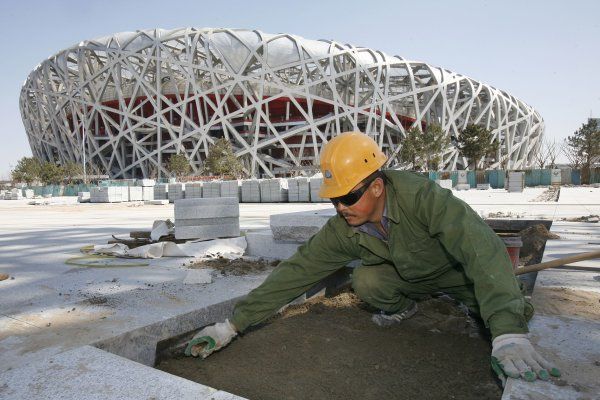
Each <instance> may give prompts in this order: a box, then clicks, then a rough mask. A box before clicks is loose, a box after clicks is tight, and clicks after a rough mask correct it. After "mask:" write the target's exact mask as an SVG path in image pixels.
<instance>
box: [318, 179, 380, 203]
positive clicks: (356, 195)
mask: <svg viewBox="0 0 600 400" xmlns="http://www.w3.org/2000/svg"><path fill="white" fill-rule="evenodd" d="M377 178H379V175H375V176H373V177H372V178H371V179H368V180H366V181H364V185H362V186H361V187H359V188H358V189H356V190H353V191H351V192H350V193H348V194H345V195H343V196H340V197H332V198H331V199H329V200H331V202H332V203H333V206H334V207H337V206H338V204H339V203H342V204H343V205H345V206H346V207H350V206H351V205H353V204H355V203H356V202H357V201H359V200H360V198H361V197H362V196H363V194H365V192H366V191H367V189H368V188H369V186H371V183H373V181H375V179H377Z"/></svg>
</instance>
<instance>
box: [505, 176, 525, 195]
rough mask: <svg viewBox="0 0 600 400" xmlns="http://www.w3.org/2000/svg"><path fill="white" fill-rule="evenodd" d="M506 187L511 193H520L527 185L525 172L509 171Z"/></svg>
mask: <svg viewBox="0 0 600 400" xmlns="http://www.w3.org/2000/svg"><path fill="white" fill-rule="evenodd" d="M506 185H507V186H506V189H507V190H508V192H509V193H513V192H514V193H519V192H522V191H523V188H524V187H525V172H509V173H508V180H507V183H506Z"/></svg>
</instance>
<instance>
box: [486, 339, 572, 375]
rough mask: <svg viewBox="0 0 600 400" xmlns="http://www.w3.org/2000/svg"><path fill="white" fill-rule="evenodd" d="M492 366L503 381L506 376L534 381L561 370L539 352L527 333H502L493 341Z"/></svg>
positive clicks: (558, 373)
mask: <svg viewBox="0 0 600 400" xmlns="http://www.w3.org/2000/svg"><path fill="white" fill-rule="evenodd" d="M492 368H493V369H494V371H495V372H496V374H497V375H498V377H499V378H500V380H501V381H502V385H503V386H504V383H505V382H506V376H509V377H511V378H519V377H521V378H523V379H524V380H526V381H529V382H532V381H535V380H536V378H539V379H542V380H548V379H550V376H551V375H552V376H560V371H559V370H558V369H557V368H556V367H554V365H552V364H551V363H549V362H548V361H546V359H545V358H544V357H542V356H541V355H539V354H538V352H537V351H536V350H535V349H534V348H533V345H532V344H531V342H530V341H529V339H528V338H527V335H525V334H517V333H513V334H505V335H500V336H498V337H497V338H495V339H494V341H493V342H492Z"/></svg>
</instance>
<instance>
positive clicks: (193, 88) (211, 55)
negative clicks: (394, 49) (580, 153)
mask: <svg viewBox="0 0 600 400" xmlns="http://www.w3.org/2000/svg"><path fill="white" fill-rule="evenodd" d="M19 104H20V110H21V114H22V117H23V123H24V125H25V130H26V132H27V136H28V138H29V143H30V145H31V148H32V151H33V154H34V155H35V157H37V158H38V159H40V160H44V161H56V162H61V163H64V162H67V161H73V162H77V163H83V162H84V161H85V162H86V163H93V164H94V166H96V167H98V168H94V170H97V171H100V172H101V173H108V174H109V175H110V176H111V177H113V178H131V177H149V176H153V175H159V176H165V175H167V174H168V171H167V170H166V165H167V162H168V159H169V157H170V156H171V155H173V154H176V153H183V154H185V155H186V157H187V158H188V159H189V162H190V165H191V167H192V169H193V171H194V172H195V173H199V172H200V171H201V170H202V167H203V162H204V159H205V158H206V155H207V153H208V150H209V148H210V147H211V145H212V143H213V141H214V140H215V139H216V138H220V137H225V138H227V139H228V140H229V141H230V142H231V144H232V146H233V148H234V151H235V153H236V155H237V156H238V157H239V158H240V159H241V160H242V161H243V163H244V166H245V169H246V171H247V172H248V173H249V174H250V175H252V176H273V175H274V173H285V172H286V171H296V172H297V173H307V171H308V170H310V169H311V167H312V168H313V169H314V168H315V167H316V166H318V164H319V152H320V149H321V147H322V146H323V144H324V143H326V142H327V141H328V140H329V139H331V138H332V137H333V136H335V135H337V134H339V133H340V132H343V131H347V130H360V131H362V132H365V133H366V134H368V135H369V136H371V137H373V138H375V140H376V141H377V142H378V143H379V145H380V146H381V148H382V150H383V151H384V152H385V153H386V154H387V155H388V156H389V158H390V161H389V164H388V166H390V167H398V166H401V165H400V163H399V160H398V153H399V150H400V148H401V144H402V140H403V138H404V137H405V135H406V131H407V130H408V129H409V128H410V127H411V126H426V125H427V124H439V125H440V126H441V127H442V129H443V130H444V131H445V132H446V133H447V134H448V135H449V136H451V137H454V138H456V137H459V136H460V131H461V130H462V129H463V128H464V127H465V126H466V125H467V124H468V123H475V124H481V125H484V126H485V127H486V128H487V129H491V130H492V131H493V140H495V141H499V142H500V144H501V146H500V150H499V152H501V154H502V155H503V156H504V157H505V158H506V160H505V162H503V165H504V166H506V167H507V168H511V169H518V168H523V167H526V166H528V165H530V164H531V163H532V161H533V156H534V154H535V153H536V151H537V150H538V148H539V146H540V143H541V141H540V139H541V137H542V135H543V132H544V121H543V120H542V117H541V116H540V115H539V113H538V112H537V111H536V110H534V109H533V108H532V107H531V106H529V105H527V104H525V103H524V102H522V101H521V100H519V99H517V98H515V97H514V96H512V95H510V94H508V93H506V92H504V91H502V90H499V89H496V88H494V87H492V86H489V85H487V84H484V83H482V82H478V81H475V80H473V79H470V78H468V77H466V76H464V75H461V74H458V73H455V72H451V71H448V70H446V69H443V68H439V67H434V66H431V65H429V64H426V63H424V62H420V61H411V60H409V59H405V58H402V57H399V56H389V55H387V54H384V53H382V52H380V51H377V50H372V49H368V48H362V47H355V46H352V45H348V44H342V43H340V42H336V41H330V40H308V39H304V38H301V37H299V36H295V35H290V34H276V35H272V34H266V33H263V32H260V31H256V30H237V29H196V28H185V29H175V30H168V31H167V30H161V29H155V30H146V31H136V32H125V33H118V34H115V35H113V36H107V37H104V38H100V39H95V40H88V41H83V42H81V43H79V44H77V45H75V46H73V47H70V48H68V49H65V50H62V51H60V52H58V53H57V54H55V55H53V56H52V57H50V58H48V59H46V60H44V61H42V63H41V64H40V65H38V66H37V67H36V68H35V70H33V71H32V72H31V73H30V74H29V77H28V78H27V80H26V81H25V83H24V85H23V88H22V90H21V96H20V101H19ZM498 164H499V163H496V164H495V166H497V165H498ZM442 165H443V168H444V169H446V170H452V169H460V168H463V167H464V166H465V165H467V162H466V160H464V159H463V158H462V157H460V156H459V154H458V151H457V149H456V148H455V147H454V145H449V147H448V148H447V149H445V151H444V153H443V160H442ZM492 167H494V165H493V166H492ZM299 171H300V172H299Z"/></svg>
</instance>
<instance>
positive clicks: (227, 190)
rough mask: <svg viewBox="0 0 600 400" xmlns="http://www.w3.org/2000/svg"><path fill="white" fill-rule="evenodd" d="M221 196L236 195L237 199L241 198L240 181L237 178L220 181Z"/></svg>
mask: <svg viewBox="0 0 600 400" xmlns="http://www.w3.org/2000/svg"><path fill="white" fill-rule="evenodd" d="M221 197H237V199H238V200H241V197H242V186H241V182H240V181H239V180H233V181H221Z"/></svg>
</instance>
